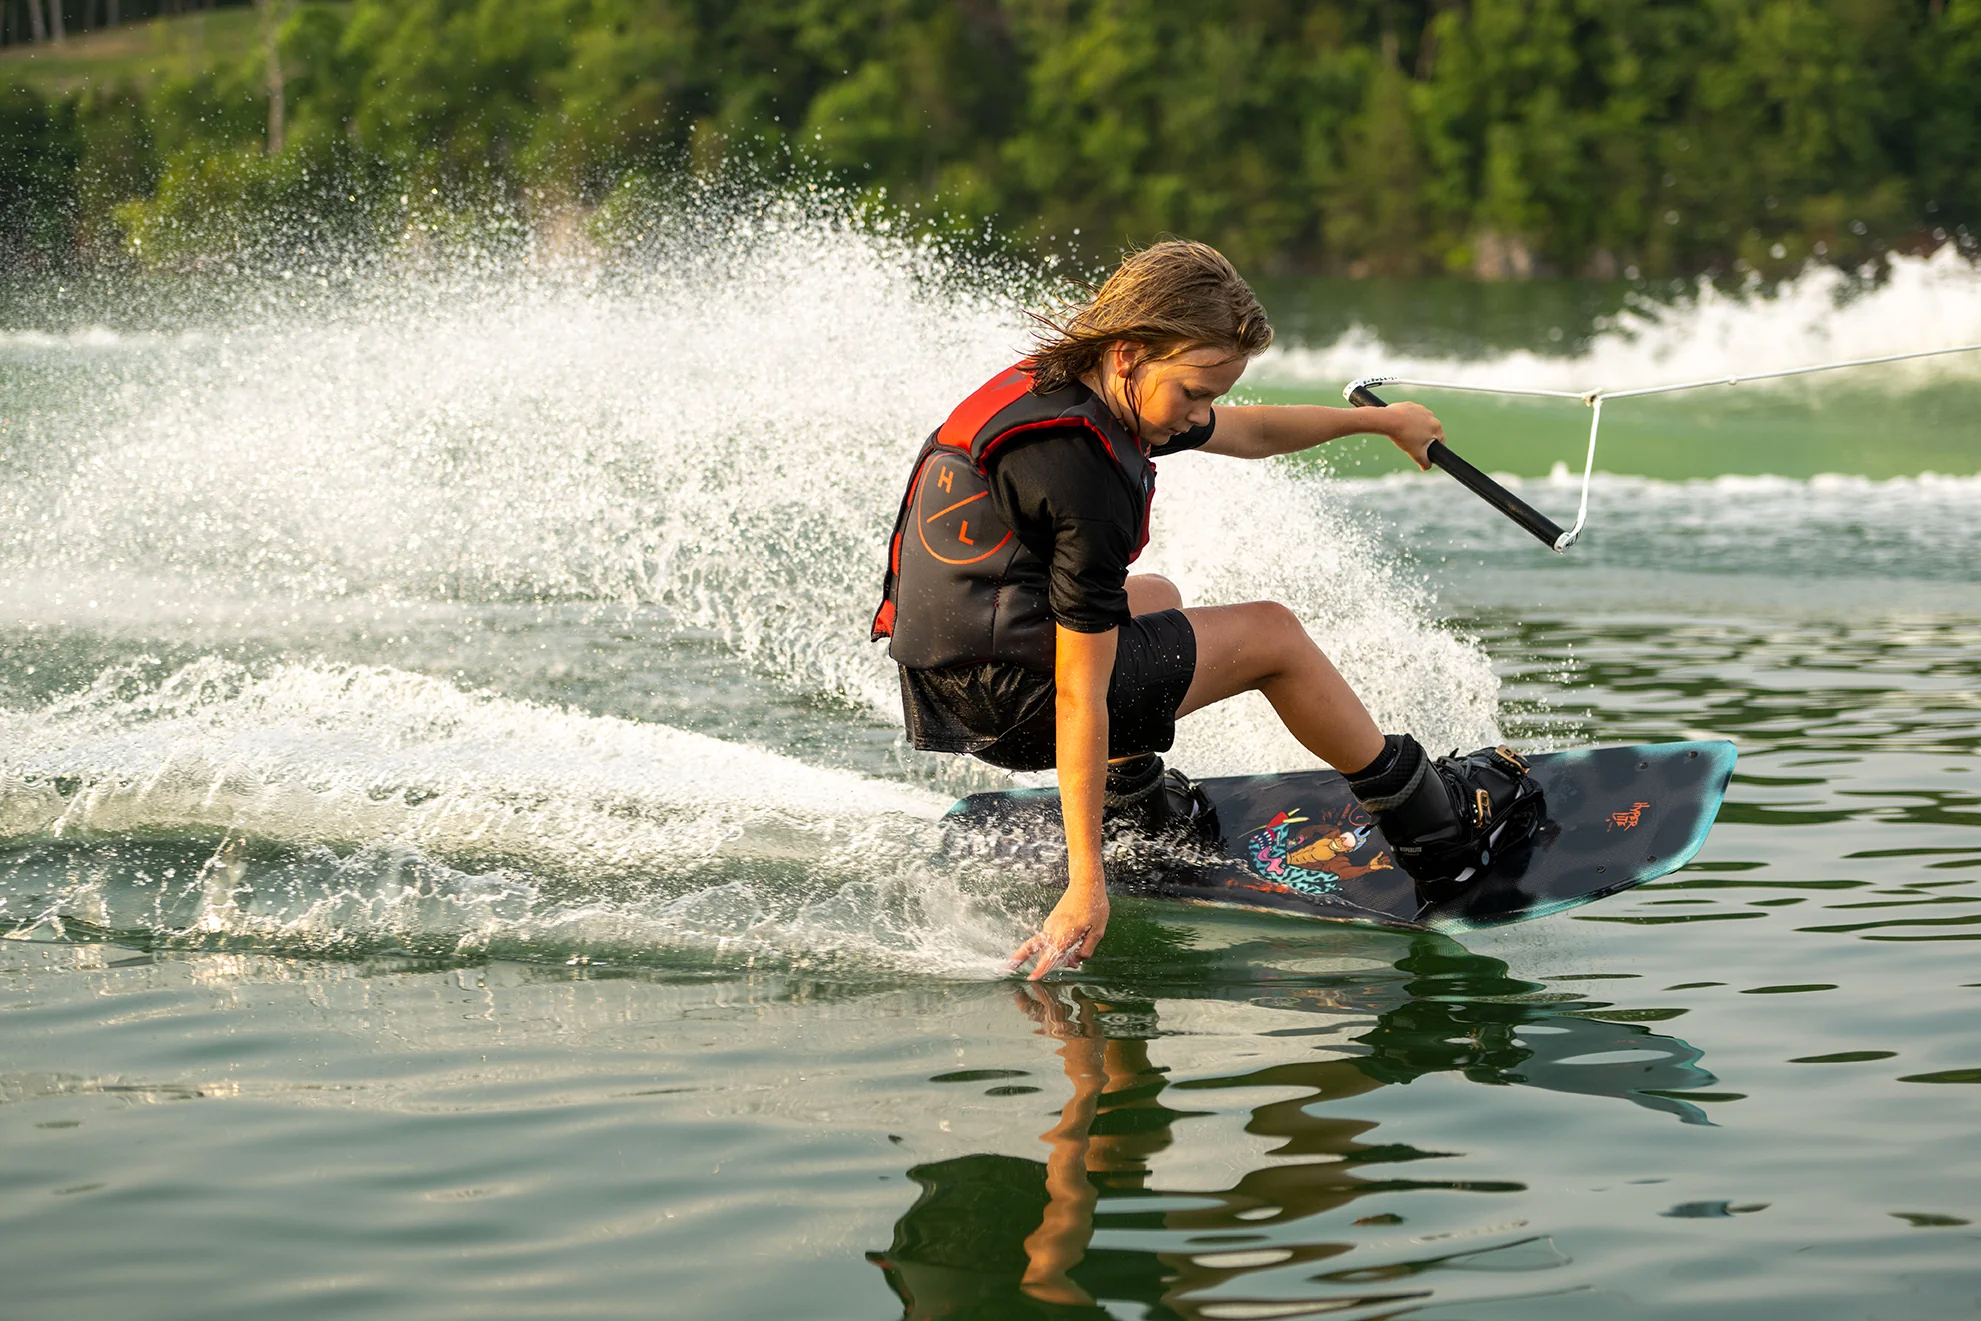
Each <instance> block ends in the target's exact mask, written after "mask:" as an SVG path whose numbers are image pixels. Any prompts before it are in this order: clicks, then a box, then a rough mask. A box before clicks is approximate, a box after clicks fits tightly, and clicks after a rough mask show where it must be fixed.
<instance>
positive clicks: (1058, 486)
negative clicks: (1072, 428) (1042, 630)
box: [990, 432, 1142, 633]
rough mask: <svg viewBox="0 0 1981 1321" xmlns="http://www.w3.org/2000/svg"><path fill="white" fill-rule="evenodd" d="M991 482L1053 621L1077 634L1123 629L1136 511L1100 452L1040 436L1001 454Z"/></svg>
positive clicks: (1066, 437) (1054, 435) (1083, 443)
mask: <svg viewBox="0 0 1981 1321" xmlns="http://www.w3.org/2000/svg"><path fill="white" fill-rule="evenodd" d="M990 479H991V497H992V499H993V500H995V501H996V502H997V505H998V512H999V513H1000V514H1002V515H1003V516H1004V517H1005V519H1006V520H1007V521H1008V522H1009V523H1010V524H1011V527H1012V530H1013V531H1014V532H1016V533H1017V534H1018V539H1019V540H1020V541H1022V542H1023V543H1024V544H1025V547H1026V549H1028V550H1030V551H1031V552H1032V554H1034V555H1035V556H1037V557H1038V558H1039V559H1040V560H1042V561H1044V563H1045V564H1046V565H1047V567H1048V580H1047V599H1048V603H1049V604H1050V606H1051V608H1052V617H1053V619H1054V621H1055V622H1057V623H1060V624H1063V625H1065V626H1066V627H1067V628H1070V629H1072V630H1073V631H1074V632H1076V633H1105V632H1106V631H1107V630H1108V629H1111V628H1118V627H1120V626H1121V625H1123V624H1125V623H1127V622H1128V621H1129V619H1130V617H1131V616H1130V615H1129V613H1128V589H1127V581H1128V561H1129V559H1130V557H1131V556H1133V555H1134V553H1135V534H1136V531H1137V529H1138V528H1139V526H1140V523H1141V518H1142V511H1141V510H1140V509H1139V508H1137V507H1136V504H1135V499H1134V497H1133V496H1132V495H1131V494H1130V493H1129V490H1128V486H1127V484H1126V483H1125V482H1124V481H1123V480H1122V478H1121V472H1120V470H1119V469H1118V468H1116V467H1115V466H1114V463H1113V461H1112V460H1110V459H1109V458H1108V457H1107V456H1106V455H1105V454H1103V453H1102V452H1101V449H1100V446H1099V444H1098V443H1097V442H1096V441H1094V440H1093V439H1092V438H1091V437H1089V436H1087V435H1086V434H1084V433H1082V432H1046V433H1043V434H1042V435H1040V436H1039V437H1038V438H1037V439H1026V440H1022V441H1019V442H1017V443H1014V444H1012V445H1011V446H1009V447H1008V448H1006V449H1003V450H1000V451H999V452H998V454H997V455H996V457H995V458H994V459H993V461H992V463H991V471H990Z"/></svg>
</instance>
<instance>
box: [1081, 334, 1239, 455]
mask: <svg viewBox="0 0 1981 1321" xmlns="http://www.w3.org/2000/svg"><path fill="white" fill-rule="evenodd" d="M1248 361H1249V359H1247V358H1245V357H1244V356H1243V355H1240V356H1238V357H1236V358H1234V357H1232V356H1231V354H1229V353H1228V352H1226V351H1224V350H1222V349H1191V350H1189V351H1188V352H1185V353H1179V354H1176V355H1175V356H1173V357H1167V358H1156V359H1150V358H1149V357H1148V350H1147V349H1145V348H1143V347H1142V346H1141V345H1139V344H1116V345H1115V346H1113V347H1112V348H1110V349H1109V350H1108V352H1107V356H1106V357H1105V358H1103V359H1102V370H1103V374H1104V376H1105V378H1106V379H1105V382H1104V384H1105V385H1106V387H1107V388H1106V389H1104V390H1103V391H1102V395H1103V397H1104V398H1106V399H1107V400H1108V402H1109V403H1110V404H1112V405H1113V406H1114V408H1115V411H1116V412H1117V413H1119V414H1120V415H1122V416H1123V417H1126V418H1131V419H1139V420H1140V422H1141V440H1142V443H1143V444H1144V445H1160V444H1162V443H1163V442H1164V441H1167V440H1168V439H1169V438H1170V437H1171V436H1174V435H1176V434H1177V433H1178V432H1182V431H1188V430H1190V429H1191V428H1193V427H1200V426H1202V425H1204V423H1206V422H1208V421H1210V420H1211V404H1212V403H1213V402H1215V401H1216V400H1217V399H1219V398H1221V397H1223V396H1224V395H1226V394H1229V393H1230V392H1231V387H1233V386H1234V385H1237V384H1238V378H1239V377H1241V376H1243V375H1244V374H1245V366H1246V363H1247V362H1248ZM1123 405H1126V407H1123Z"/></svg>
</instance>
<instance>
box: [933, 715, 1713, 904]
mask: <svg viewBox="0 0 1981 1321" xmlns="http://www.w3.org/2000/svg"><path fill="white" fill-rule="evenodd" d="M1734 757H1735V753H1734V747H1733V744H1731V743H1727V742H1723V741H1713V742H1701V743H1653V744H1645V745H1640V746H1637V747H1620V748H1586V749H1579V750H1575V751H1569V752H1544V753H1538V754H1536V755H1534V756H1532V757H1529V758H1527V762H1528V765H1529V766H1530V767H1531V769H1532V772H1533V775H1534V778H1535V779H1536V780H1537V781H1538V782H1539V783H1540V786H1541V790H1542V794H1543V795H1544V798H1545V800H1546V811H1547V815H1546V820H1545V821H1544V822H1543V823H1542V825H1541V827H1540V829H1539V830H1537V831H1536V832H1535V833H1534V835H1533V836H1532V837H1531V838H1529V839H1528V840H1526V841H1524V842H1523V843H1520V844H1517V845H1515V846H1513V847H1512V848H1510V849H1508V850H1506V851H1505V852H1503V853H1502V854H1500V855H1499V856H1496V857H1494V858H1493V859H1492V861H1491V863H1490V864H1489V865H1488V866H1487V867H1486V868H1485V869H1484V874H1483V875H1481V876H1480V877H1479V878H1478V879H1476V880H1475V881H1474V882H1473V883H1472V884H1471V885H1469V886H1468V887H1466V889H1465V890H1464V892H1463V893H1461V894H1460V895H1459V896H1457V897H1456V898H1453V899H1450V900H1446V901H1444V902H1441V903H1439V904H1435V905H1429V906H1427V905H1425V904H1423V903H1422V902H1421V901H1420V900H1419V899H1418V897H1417V888H1416V886H1415V885H1414V884H1413V883H1412V881H1411V879H1410V877H1409V875H1408V874H1407V873H1406V872H1404V870H1403V869H1402V868H1401V867H1399V866H1397V865H1396V857H1395V854H1394V852H1393V851H1392V850H1391V848H1390V845H1389V841H1388V840H1386V839H1384V838H1383V835H1382V831H1381V829H1380V828H1378V827H1377V826H1376V824H1375V822H1373V821H1372V820H1370V818H1369V815H1368V813H1366V812H1364V811H1363V810H1362V807H1361V805H1360V804H1359V803H1357V802H1356V801H1355V797H1354V795H1353V794H1351V793H1349V791H1348V784H1347V782H1346V781H1345V780H1343V779H1342V777H1341V776H1340V775H1339V774H1337V773H1335V772H1334V771H1296V772H1292V773H1288V774H1282V775H1239V776H1220V777H1215V778H1211V779H1204V780H1199V781H1197V783H1198V784H1199V785H1201V786H1202V787H1203V789H1204V792H1205V793H1206V794H1208V795H1209V797H1210V800H1211V803H1212V804H1213V805H1214V806H1215V807H1216V808H1217V815H1218V823H1219V828H1220V830H1221V831H1222V837H1221V838H1220V839H1218V840H1216V841H1215V842H1212V841H1201V842H1198V841H1191V842H1188V843H1185V844H1182V845H1179V846H1177V847H1169V846H1168V845H1166V844H1164V845H1161V846H1158V845H1156V843H1155V842H1154V841H1137V842H1136V844H1135V846H1132V847H1125V848H1124V847H1119V846H1117V847H1115V848H1113V849H1112V850H1111V851H1110V854H1109V859H1108V862H1109V867H1108V871H1109V882H1110V885H1111V886H1112V887H1113V888H1115V889H1117V890H1118V891H1122V892H1126V893H1133V894H1146V895H1156V896H1163V897H1168V898H1174V899H1182V900H1191V901H1196V902H1200V903H1208V904H1217V905H1221V906H1225V907H1238V908H1267V909H1278V910H1282V911H1288V912H1294V913H1302V914H1306V915H1308V916H1311V917H1319V918H1328V919H1332V920H1335V921H1344V922H1360V923H1370V924H1376V925H1381V926H1387V927H1400V928H1407V929H1419V930H1435V931H1468V930H1473V929H1476V928H1479V927H1490V926H1501V925H1504V924H1506V923H1509V922H1525V921H1528V920H1529V919H1532V918H1537V917H1545V916H1547V915H1548V914H1550V913H1559V912H1562V911H1564V910H1566V909H1570V908H1575V907H1577V906H1579V905H1581V904H1586V903H1589V902H1591V901H1592V900H1596V899H1601V898H1603V897H1605V896H1606V895H1612V894H1616V893H1617V892H1619V891H1621V890H1627V889H1629V888H1630V887H1632V886H1634V885H1642V884H1643V883H1644V882H1646V881H1650V880H1655V879H1656V878H1658V877H1660V876H1664V875H1666V874H1668V873H1670V872H1674V871H1677V870H1678V869H1679V868H1680V867H1683V866H1684V865H1685V864H1686V863H1687V862H1689V861H1691V860H1692V857H1693V855H1694V854H1696V853H1698V851H1699V848H1700V846H1701V845H1703V844H1704V843H1705V842H1706V832H1707V831H1709V830H1710V829H1712V825H1713V819H1714V817H1716V816H1717V815H1718V814H1719V810H1720V801H1721V799H1722V798H1724V797H1725V796H1726V790H1727V784H1728V782H1729V781H1730V780H1731V779H1732V777H1733V764H1734ZM943 824H944V826H945V827H946V828H947V829H948V832H949V834H950V836H951V838H952V839H953V840H955V841H956V844H957V846H958V849H959V851H961V852H968V853H974V854H978V855H984V854H988V855H990V856H993V857H1006V858H1010V859H1011V860H1012V861H1014V862H1023V861H1030V862H1034V863H1038V864H1042V865H1044V866H1046V867H1051V866H1052V865H1054V864H1055V863H1057V864H1058V865H1059V866H1060V867H1062V868H1063V865H1064V858H1065V833H1064V830H1063V829H1062V827H1061V824H1060V817H1059V793H1058V790H1056V789H1018V790H1011V791H1008V792H1003V793H980V794H971V795H970V796H969V797H968V798H965V799H963V800H962V801H961V802H959V803H957V804H956V806H954V807H952V808H951V809H950V810H949V813H948V815H947V816H946V817H945V818H944V821H943ZM1061 874H1062V875H1063V871H1062V873H1061Z"/></svg>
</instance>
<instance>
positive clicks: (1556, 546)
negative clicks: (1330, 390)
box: [1348, 384, 1568, 554]
mask: <svg viewBox="0 0 1981 1321" xmlns="http://www.w3.org/2000/svg"><path fill="white" fill-rule="evenodd" d="M1348 402H1349V403H1351V404H1354V405H1355V406H1356V407H1357V408H1381V407H1383V406H1384V405H1383V401H1382V400H1380V399H1378V398H1377V397H1376V395H1375V392H1374V391H1372V390H1370V389H1369V387H1368V386H1366V385H1360V384H1358V385H1354V386H1351V387H1350V388H1349V391H1348ZM1424 457H1425V458H1427V459H1429V460H1430V461H1431V462H1432V463H1435V464H1437V465H1438V467H1440V468H1443V469H1444V470H1445V471H1446V472H1448V473H1450V474H1451V475H1452V476H1453V477H1456V478H1457V479H1458V480H1459V481H1460V482H1462V483H1464V484H1465V486H1466V487H1467V488H1468V489H1469V490H1470V491H1471V492H1472V494H1474V495H1476V496H1478V497H1479V498H1480V499H1481V500H1484V501H1485V502H1486V503H1487V504H1489V505H1491V506H1492V507H1493V508H1495V509H1497V510H1499V511H1500V512H1501V513H1502V514H1505V515H1506V516H1507V517H1508V518H1510V519H1512V520H1513V521H1514V522H1516V523H1518V524H1520V526H1522V527H1524V528H1526V529H1527V530H1528V531H1529V532H1531V533H1533V534H1534V536H1535V537H1536V538H1538V539H1539V540H1540V541H1541V542H1542V544H1544V545H1545V546H1547V548H1548V549H1549V550H1551V551H1554V552H1555V553H1556V554H1560V553H1561V552H1562V551H1564V550H1567V549H1568V547H1567V546H1566V545H1565V544H1563V538H1564V537H1565V536H1566V535H1567V534H1566V533H1564V532H1563V531H1562V530H1561V526H1560V525H1559V524H1557V523H1556V522H1555V521H1554V520H1553V519H1552V518H1549V517H1548V516H1547V515H1546V514H1544V513H1542V512H1541V511H1540V510H1538V509H1536V508H1534V506H1532V505H1530V504H1528V503H1527V502H1526V501H1525V500H1522V499H1521V498H1520V497H1519V496H1517V495H1515V494H1514V493H1513V492H1511V491H1509V490H1507V489H1506V488H1505V487H1504V486H1501V485H1500V484H1499V483H1498V482H1496V481H1494V480H1493V479H1492V478H1490V477H1488V476H1486V474H1484V473H1482V472H1480V471H1479V470H1478V469H1477V468H1475V467H1473V466H1472V465H1471V464H1469V463H1467V462H1466V461H1465V460H1463V459H1461V458H1459V457H1458V455H1456V454H1454V453H1452V450H1451V447H1450V446H1449V445H1446V444H1445V443H1444V442H1443V441H1442V440H1434V441H1432V442H1431V447H1430V448H1429V449H1428V450H1426V451H1425V452H1424Z"/></svg>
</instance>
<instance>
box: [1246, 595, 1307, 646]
mask: <svg viewBox="0 0 1981 1321" xmlns="http://www.w3.org/2000/svg"><path fill="white" fill-rule="evenodd" d="M1247 609H1249V610H1251V611H1252V612H1253V627H1252V632H1253V636H1254V637H1256V638H1257V639H1258V640H1259V641H1260V642H1261V643H1264V644H1265V645H1266V646H1267V648H1268V649H1270V650H1271V651H1272V652H1273V653H1274V654H1275V655H1276V656H1278V657H1280V658H1282V659H1285V658H1288V657H1291V656H1292V655H1293V654H1294V653H1296V652H1304V651H1312V650H1315V647H1314V640H1313V639H1312V638H1310V637H1308V636H1307V627H1306V625H1304V624H1302V623H1301V622H1300V616H1298V615H1296V614H1294V613H1293V611H1292V609H1291V608H1290V607H1287V606H1283V605H1281V604H1280V603H1279V602H1277V601H1255V602H1253V603H1252V604H1251V605H1250V606H1248V607H1247Z"/></svg>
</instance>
